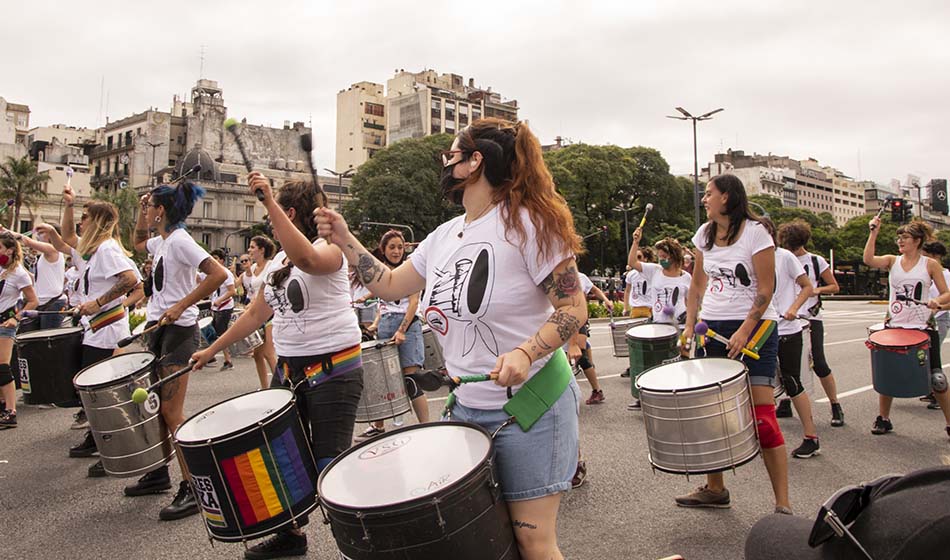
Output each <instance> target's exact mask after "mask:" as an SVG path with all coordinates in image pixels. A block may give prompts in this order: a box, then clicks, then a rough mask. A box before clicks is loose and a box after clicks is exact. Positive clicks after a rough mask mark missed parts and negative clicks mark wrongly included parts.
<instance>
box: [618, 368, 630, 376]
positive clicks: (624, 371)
mask: <svg viewBox="0 0 950 560" xmlns="http://www.w3.org/2000/svg"><path fill="white" fill-rule="evenodd" d="M620 377H630V368H627V369H625V370H623V373H621V374H620Z"/></svg>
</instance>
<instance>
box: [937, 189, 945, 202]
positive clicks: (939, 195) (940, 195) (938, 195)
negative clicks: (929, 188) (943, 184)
mask: <svg viewBox="0 0 950 560" xmlns="http://www.w3.org/2000/svg"><path fill="white" fill-rule="evenodd" d="M937 198H939V199H940V200H946V199H947V193H945V192H943V191H937Z"/></svg>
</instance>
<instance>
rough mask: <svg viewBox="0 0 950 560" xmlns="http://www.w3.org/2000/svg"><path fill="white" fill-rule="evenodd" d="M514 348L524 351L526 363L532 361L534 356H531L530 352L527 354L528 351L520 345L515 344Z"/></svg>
mask: <svg viewBox="0 0 950 560" xmlns="http://www.w3.org/2000/svg"><path fill="white" fill-rule="evenodd" d="M515 350H521V351H522V352H524V355H525V356H527V357H528V363H529V364H531V363H533V362H534V358H532V357H531V354H528V351H527V350H525V349H524V348H522V347H520V346H515Z"/></svg>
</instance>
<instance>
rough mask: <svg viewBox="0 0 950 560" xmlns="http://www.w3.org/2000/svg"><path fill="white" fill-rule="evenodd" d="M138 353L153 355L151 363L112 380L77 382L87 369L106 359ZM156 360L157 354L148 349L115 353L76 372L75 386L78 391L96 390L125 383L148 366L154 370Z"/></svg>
mask: <svg viewBox="0 0 950 560" xmlns="http://www.w3.org/2000/svg"><path fill="white" fill-rule="evenodd" d="M136 354H148V355H149V356H151V357H152V361H151V362H149V363H147V364H145V365H144V366H142V367H140V368H139V369H137V370H135V371H133V372H130V373H128V374H126V375H123V376H122V377H116V378H115V379H113V380H112V381H109V382H108V383H96V384H94V385H79V384H77V383H76V380H77V379H79V376H80V375H82V374H83V372H85V371H86V370H88V369H91V368H94V367H96V366H97V365H99V364H101V363H102V362H104V361H106V360H112V359H115V358H119V357H125V356H134V355H136ZM155 361H156V360H155V354H153V353H151V352H149V351H148V350H140V351H138V352H125V353H123V354H118V355H114V356H109V357H108V358H106V359H105V360H99V361H98V362H96V363H94V364H92V365H88V366H86V367H84V368H82V369H81V370H79V371H78V372H76V375H74V376H73V387H75V388H76V390H77V391H95V390H97V389H104V388H106V387H112V386H115V385H121V384H123V383H125V382H126V381H125V380H127V379H128V378H130V377H135V376H136V375H138V374H140V373H142V372H143V370H145V369H146V368H147V369H148V370H149V371H153V370H154V369H155ZM120 382H122V383H120Z"/></svg>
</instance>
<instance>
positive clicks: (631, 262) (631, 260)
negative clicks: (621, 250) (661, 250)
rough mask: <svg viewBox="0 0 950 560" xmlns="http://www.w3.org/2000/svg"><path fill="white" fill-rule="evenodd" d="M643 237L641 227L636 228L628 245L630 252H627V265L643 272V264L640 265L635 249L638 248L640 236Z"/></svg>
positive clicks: (637, 249)
mask: <svg viewBox="0 0 950 560" xmlns="http://www.w3.org/2000/svg"><path fill="white" fill-rule="evenodd" d="M641 237H643V228H637V229H635V230H634V232H633V244H632V245H630V252H629V253H627V266H629V267H630V268H632V269H634V270H636V271H637V272H643V266H641V265H640V259H638V258H637V251H639V250H640V238H641Z"/></svg>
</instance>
